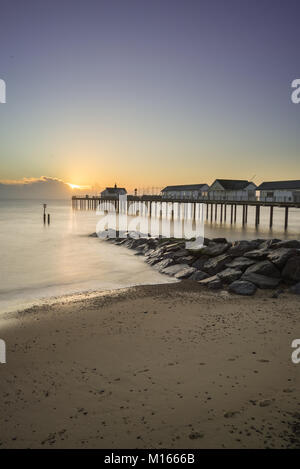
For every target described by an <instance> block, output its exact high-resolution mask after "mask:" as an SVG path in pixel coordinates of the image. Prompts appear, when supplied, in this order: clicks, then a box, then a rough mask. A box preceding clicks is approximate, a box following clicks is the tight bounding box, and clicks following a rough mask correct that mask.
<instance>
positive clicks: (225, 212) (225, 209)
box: [224, 204, 227, 221]
mask: <svg viewBox="0 0 300 469" xmlns="http://www.w3.org/2000/svg"><path fill="white" fill-rule="evenodd" d="M226 218H227V204H225V205H224V221H226Z"/></svg>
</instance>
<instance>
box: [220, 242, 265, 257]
mask: <svg viewBox="0 0 300 469" xmlns="http://www.w3.org/2000/svg"><path fill="white" fill-rule="evenodd" d="M258 245H259V244H258V242H257V241H247V240H242V241H235V242H234V243H233V245H232V246H231V248H229V250H228V252H227V254H228V255H230V256H232V257H240V256H243V255H244V254H245V253H246V252H248V251H253V249H255V248H257V247H258Z"/></svg>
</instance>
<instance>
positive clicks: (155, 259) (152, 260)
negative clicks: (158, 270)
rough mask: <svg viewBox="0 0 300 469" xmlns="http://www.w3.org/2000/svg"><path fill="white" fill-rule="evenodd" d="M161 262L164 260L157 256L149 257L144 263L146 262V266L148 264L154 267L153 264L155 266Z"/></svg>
mask: <svg viewBox="0 0 300 469" xmlns="http://www.w3.org/2000/svg"><path fill="white" fill-rule="evenodd" d="M163 260H164V259H163V258H162V257H161V256H159V257H151V256H149V257H148V259H146V262H147V264H149V265H155V264H157V263H158V262H161V261H163ZM165 260H166V259H165ZM171 260H172V259H171Z"/></svg>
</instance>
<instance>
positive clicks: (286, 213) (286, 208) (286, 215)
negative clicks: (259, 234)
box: [284, 207, 289, 230]
mask: <svg viewBox="0 0 300 469" xmlns="http://www.w3.org/2000/svg"><path fill="white" fill-rule="evenodd" d="M288 224H289V208H288V207H285V216H284V229H285V230H287V227H288Z"/></svg>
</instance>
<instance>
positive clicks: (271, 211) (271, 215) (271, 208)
mask: <svg viewBox="0 0 300 469" xmlns="http://www.w3.org/2000/svg"><path fill="white" fill-rule="evenodd" d="M273 209H274V207H273V205H271V207H270V228H272V226H273Z"/></svg>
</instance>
